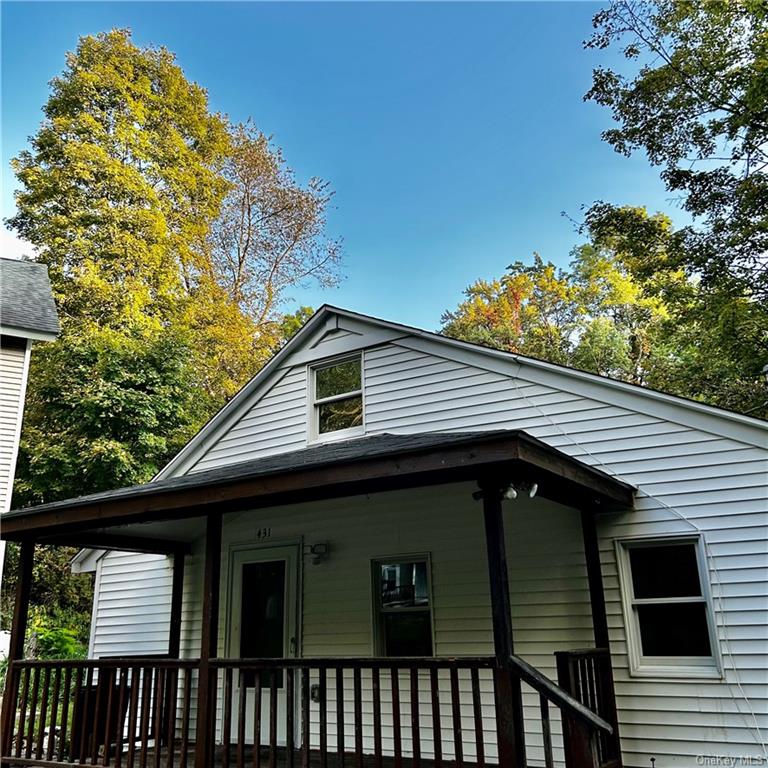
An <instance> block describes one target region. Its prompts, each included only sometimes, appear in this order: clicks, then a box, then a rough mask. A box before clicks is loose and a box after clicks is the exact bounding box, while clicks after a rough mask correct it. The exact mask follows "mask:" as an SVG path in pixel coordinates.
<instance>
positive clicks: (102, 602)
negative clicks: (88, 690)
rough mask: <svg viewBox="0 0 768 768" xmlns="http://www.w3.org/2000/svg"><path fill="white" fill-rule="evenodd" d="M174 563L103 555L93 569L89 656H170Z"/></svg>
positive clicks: (124, 554)
mask: <svg viewBox="0 0 768 768" xmlns="http://www.w3.org/2000/svg"><path fill="white" fill-rule="evenodd" d="M172 578H173V571H172V559H171V558H169V557H166V556H165V555H146V554H136V553H131V552H107V553H106V554H105V555H104V556H103V557H102V558H101V559H100V560H99V562H98V565H97V567H96V584H95V589H94V603H93V617H92V620H91V647H90V649H89V654H88V655H89V656H90V657H91V658H97V659H98V658H101V657H104V656H126V655H131V656H133V655H137V656H143V655H150V654H151V655H156V654H164V653H168V630H169V625H170V604H171V582H172Z"/></svg>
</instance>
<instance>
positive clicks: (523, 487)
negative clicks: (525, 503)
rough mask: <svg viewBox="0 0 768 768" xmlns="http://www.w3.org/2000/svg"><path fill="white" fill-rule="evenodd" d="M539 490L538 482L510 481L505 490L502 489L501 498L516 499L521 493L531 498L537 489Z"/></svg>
mask: <svg viewBox="0 0 768 768" xmlns="http://www.w3.org/2000/svg"><path fill="white" fill-rule="evenodd" d="M538 490H539V484H538V483H525V482H523V483H518V484H517V485H515V484H514V483H510V485H509V488H507V490H506V491H504V493H503V495H502V498H503V499H516V498H517V496H518V494H520V493H523V494H526V495H527V496H528V498H529V499H532V498H533V497H534V496H535V495H536V493H537V491H538Z"/></svg>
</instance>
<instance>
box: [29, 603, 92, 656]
mask: <svg viewBox="0 0 768 768" xmlns="http://www.w3.org/2000/svg"><path fill="white" fill-rule="evenodd" d="M78 618H79V617H74V616H72V615H69V614H68V613H67V612H62V611H60V610H55V611H53V612H52V613H48V612H46V611H42V610H40V609H38V610H36V611H33V612H32V614H31V616H30V621H29V631H28V637H27V646H28V647H27V650H26V652H25V656H26V657H27V658H35V659H83V658H85V657H86V655H87V654H88V636H87V634H86V635H85V637H82V635H81V636H78V631H80V632H82V624H81V623H80V622H78ZM86 626H87V625H86ZM73 627H74V628H73ZM86 631H87V630H86Z"/></svg>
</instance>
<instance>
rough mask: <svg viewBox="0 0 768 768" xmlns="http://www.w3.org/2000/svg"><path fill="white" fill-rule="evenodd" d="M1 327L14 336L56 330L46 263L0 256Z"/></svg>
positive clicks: (57, 326)
mask: <svg viewBox="0 0 768 768" xmlns="http://www.w3.org/2000/svg"><path fill="white" fill-rule="evenodd" d="M0 326H1V327H2V329H3V333H10V334H12V335H14V336H25V335H26V334H25V333H24V332H25V331H27V332H32V333H37V334H46V335H51V334H52V335H55V334H57V333H58V332H59V318H58V315H57V314H56V305H55V304H54V301H53V294H52V293H51V282H50V280H49V279H48V268H47V267H46V266H45V264H37V263H36V262H33V261H19V260H18V259H4V258H0Z"/></svg>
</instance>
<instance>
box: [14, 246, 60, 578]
mask: <svg viewBox="0 0 768 768" xmlns="http://www.w3.org/2000/svg"><path fill="white" fill-rule="evenodd" d="M58 333H59V320H58V317H57V314H56V305H55V304H54V301H53V295H52V294H51V283H50V281H49V280H48V269H47V267H46V266H45V265H44V264H36V263H35V262H31V261H19V260H16V259H4V258H0V513H3V512H7V511H8V509H9V508H10V506H11V492H12V489H13V478H14V472H15V469H16V455H17V453H18V449H19V436H20V434H21V421H22V418H23V416H24V395H25V392H26V388H27V373H28V371H29V359H30V353H31V352H32V345H33V344H34V343H35V342H36V341H51V340H52V339H55V338H56V336H57V335H58ZM4 549H5V545H0V574H2V565H3V553H4Z"/></svg>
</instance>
